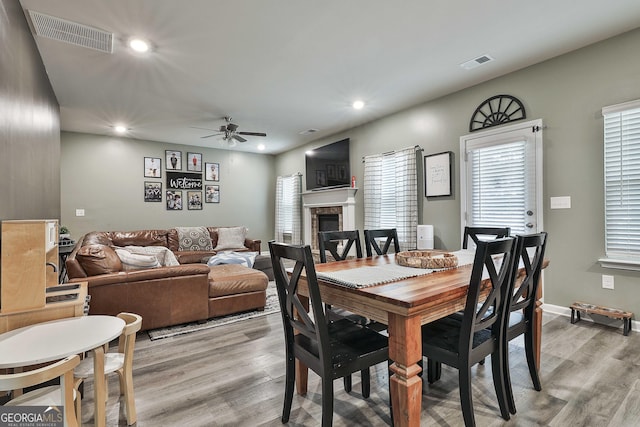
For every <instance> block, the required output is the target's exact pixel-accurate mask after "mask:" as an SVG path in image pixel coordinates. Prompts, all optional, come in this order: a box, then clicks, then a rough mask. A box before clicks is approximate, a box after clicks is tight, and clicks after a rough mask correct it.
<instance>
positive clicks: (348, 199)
mask: <svg viewBox="0 0 640 427" xmlns="http://www.w3.org/2000/svg"><path fill="white" fill-rule="evenodd" d="M357 191H358V189H357V188H351V187H346V188H330V189H325V190H316V191H306V192H304V193H302V207H303V210H304V234H303V238H304V244H305V245H312V249H315V248H313V243H314V242H315V240H316V239H313V234H312V233H313V231H312V225H311V224H312V222H313V221H312V213H311V210H312V208H331V207H341V208H342V214H341V220H342V228H341V230H355V229H356V197H355V196H356V192H357Z"/></svg>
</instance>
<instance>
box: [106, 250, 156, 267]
mask: <svg viewBox="0 0 640 427" xmlns="http://www.w3.org/2000/svg"><path fill="white" fill-rule="evenodd" d="M116 253H117V254H118V257H119V258H120V261H121V262H122V270H124V271H133V270H146V269H148V268H156V267H160V262H159V261H158V258H156V257H155V256H153V255H140V254H132V253H131V252H129V251H127V250H125V249H116Z"/></svg>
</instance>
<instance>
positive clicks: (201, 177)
mask: <svg viewBox="0 0 640 427" xmlns="http://www.w3.org/2000/svg"><path fill="white" fill-rule="evenodd" d="M162 163H163V162H162V158H160V157H145V158H144V173H143V176H144V178H145V179H147V178H155V179H158V181H148V180H145V181H144V201H145V202H159V203H162V196H163V192H162V187H163V181H162V179H163V176H162ZM164 165H165V166H164V167H165V177H164V184H165V186H166V188H165V193H164V201H165V206H166V209H167V210H168V211H180V210H184V209H186V210H202V209H203V205H204V204H206V203H220V185H219V184H216V185H204V182H205V181H211V182H220V163H213V162H204V163H203V159H202V153H194V152H190V151H187V152H186V153H184V156H183V153H182V151H180V150H165V152H164Z"/></svg>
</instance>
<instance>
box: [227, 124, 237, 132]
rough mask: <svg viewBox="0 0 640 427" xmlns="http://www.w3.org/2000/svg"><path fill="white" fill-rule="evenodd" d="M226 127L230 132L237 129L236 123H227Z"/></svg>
mask: <svg viewBox="0 0 640 427" xmlns="http://www.w3.org/2000/svg"><path fill="white" fill-rule="evenodd" d="M227 129H229V130H230V131H231V132H233V131H235V130H236V129H238V125H236V124H234V123H227Z"/></svg>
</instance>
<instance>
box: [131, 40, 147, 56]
mask: <svg viewBox="0 0 640 427" xmlns="http://www.w3.org/2000/svg"><path fill="white" fill-rule="evenodd" d="M129 47H130V48H131V49H132V50H134V51H135V52H138V53H145V52H148V51H149V49H150V46H149V42H148V41H146V40H143V39H141V38H132V39H131V40H129Z"/></svg>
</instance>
